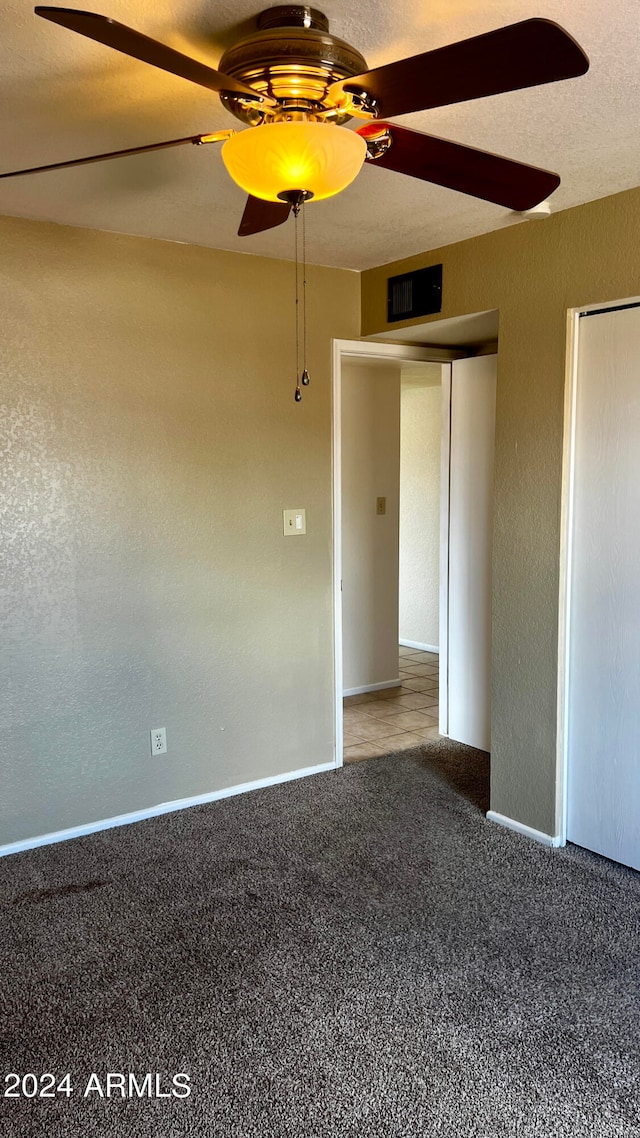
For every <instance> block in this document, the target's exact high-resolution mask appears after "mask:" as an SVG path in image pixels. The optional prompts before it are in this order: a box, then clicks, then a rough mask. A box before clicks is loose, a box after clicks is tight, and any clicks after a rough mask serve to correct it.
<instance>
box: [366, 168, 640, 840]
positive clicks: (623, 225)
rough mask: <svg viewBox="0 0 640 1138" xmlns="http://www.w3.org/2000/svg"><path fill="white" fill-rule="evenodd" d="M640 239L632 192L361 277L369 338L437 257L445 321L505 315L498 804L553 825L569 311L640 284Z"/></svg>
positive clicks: (499, 447) (498, 480) (499, 436)
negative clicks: (401, 283) (402, 275)
mask: <svg viewBox="0 0 640 1138" xmlns="http://www.w3.org/2000/svg"><path fill="white" fill-rule="evenodd" d="M639 248H640V189H636V190H630V191H627V192H625V193H623V194H616V195H615V196H613V197H609V198H603V199H601V200H599V201H595V202H591V203H589V204H588V205H585V206H580V207H578V208H576V209H572V210H566V211H564V212H562V213H559V214H557V215H556V216H554V217H551V218H550V219H549V220H548V221H544V222H526V223H520V224H517V225H514V226H510V227H509V228H506V229H503V230H499V231H497V232H495V233H490V234H487V235H485V236H483V237H479V238H475V239H474V240H470V241H464V242H461V243H459V244H457V245H451V246H449V247H447V248H444V249H437V250H433V251H431V252H429V253H422V254H419V255H417V256H416V257H413V258H411V259H410V260H408V261H402V262H397V263H395V264H392V265H386V266H383V267H381V268H378V269H374V270H370V271H368V272H365V273H364V274H363V276H362V302H363V327H362V331H363V334H364V335H369V334H373V333H376V332H380V331H383V330H386V328H387V327H388V325H387V324H386V320H385V300H386V278H387V277H388V276H392V275H393V274H395V273H398V272H403V271H405V270H408V269H412V268H419V267H420V266H422V265H428V264H434V263H437V262H440V261H442V262H443V265H444V283H443V310H442V313H441V314H440V318H445V317H450V316H456V315H461V314H463V313H469V312H478V311H482V310H485V309H493V308H497V309H499V311H500V339H499V351H498V396H497V411H496V416H497V418H496V469H495V520H494V555H493V682H492V689H493V690H492V701H493V714H492V741H493V742H492V745H493V753H492V787H491V806H492V809H493V810H496V811H498V812H499V813H502V814H506V815H507V816H509V817H511V818H515V819H518V820H519V821H521V822H524V823H525V824H527V825H530V826H533V827H535V828H536V829H539V830H542V831H544V832H546V833H555V832H556V824H557V813H556V812H557V807H558V803H557V801H556V683H557V654H558V586H559V555H560V503H561V469H562V440H563V400H564V382H565V371H566V340H567V309H568V308H570V307H574V306H579V305H582V304H588V303H599V302H601V301H609V300H616V299H623V298H625V297H629V296H637V295H638V294H640V267H639V262H638V249H639ZM431 319H434V318H429V319H428V320H427V321H425V324H427V325H428V323H429V322H430V320H431ZM394 330H395V335H396V336H397V338H398V339H401V338H402V325H401V324H396V325H394ZM427 332H428V329H427ZM425 338H428V335H427V336H426V337H425Z"/></svg>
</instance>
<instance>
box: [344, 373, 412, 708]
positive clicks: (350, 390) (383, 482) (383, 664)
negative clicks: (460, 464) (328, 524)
mask: <svg viewBox="0 0 640 1138" xmlns="http://www.w3.org/2000/svg"><path fill="white" fill-rule="evenodd" d="M379 497H384V498H386V499H387V502H386V513H385V514H384V515H379V514H376V499H377V498H379ZM399 498H400V366H399V364H394V363H387V362H384V363H383V362H381V361H379V360H376V361H373V360H363V361H357V362H356V361H355V360H352V359H345V360H343V363H342V644H343V686H344V690H345V692H350V691H353V690H354V689H358V688H366V687H374V686H375V685H376V684H384V683H391V682H393V681H394V680H396V681H397V679H398V510H399Z"/></svg>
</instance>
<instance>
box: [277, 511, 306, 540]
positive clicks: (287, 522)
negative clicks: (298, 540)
mask: <svg viewBox="0 0 640 1138" xmlns="http://www.w3.org/2000/svg"><path fill="white" fill-rule="evenodd" d="M282 519H283V529H284V536H285V537H301V536H302V534H303V533H306V532H307V512H306V510H303V509H301V508H300V507H298V508H297V509H295V510H283V511H282Z"/></svg>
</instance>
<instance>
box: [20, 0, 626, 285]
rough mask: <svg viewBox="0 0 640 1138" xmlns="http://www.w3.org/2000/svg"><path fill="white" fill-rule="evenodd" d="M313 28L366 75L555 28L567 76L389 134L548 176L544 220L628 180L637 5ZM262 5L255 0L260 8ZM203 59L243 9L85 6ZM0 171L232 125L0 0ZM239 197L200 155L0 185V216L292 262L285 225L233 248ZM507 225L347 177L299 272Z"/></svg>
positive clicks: (443, 193) (478, 208) (215, 50)
mask: <svg viewBox="0 0 640 1138" xmlns="http://www.w3.org/2000/svg"><path fill="white" fill-rule="evenodd" d="M316 2H317V3H318V4H319V6H320V7H321V8H322V10H323V11H324V12H325V13H326V15H327V16H328V17H329V19H330V22H331V31H332V32H333V33H334V34H335V35H338V36H341V37H342V38H343V39H346V40H347V41H348V42H349V43H351V44H353V45H354V46H355V47H357V48H358V49H359V50H360V51H361V52H362V53H363V55H364V56H365V58H366V60H367V62H368V64H369V66H370V67H373V66H376V65H379V64H382V63H386V62H390V61H392V60H395V59H400V58H403V57H405V56H409V55H415V54H417V53H418V52H423V51H428V50H430V49H431V48H435V47H440V46H442V45H444V44H448V43H453V42H455V41H457V40H460V39H465V38H466V37H468V36H474V35H479V34H480V33H482V32H486V31H490V30H492V29H493V28H498V27H502V26H504V25H506V24H510V23H515V22H517V21H518V20H523V19H526V18H528V17H531V16H545V17H548V18H550V19H553V20H556V21H557V22H558V23H560V24H561V25H562V26H563V27H565V28H566V29H567V31H569V32H570V33H571V34H572V35H573V36H574V38H575V39H577V40H578V42H579V43H580V45H581V46H582V47H583V49H584V50H585V51H586V53H587V55H588V56H589V57H590V60H591V68H590V71H589V72H588V73H587V74H586V75H585V76H583V77H581V78H578V79H571V80H567V81H566V82H563V83H556V84H552V85H550V86H546V87H541V88H537V89H536V88H532V89H529V90H526V91H519V92H515V93H513V94H509V95H497V96H494V97H492V98H487V99H479V100H476V101H473V102H470V103H464V104H459V105H457V106H453V107H443V108H441V109H436V110H431V111H424V112H422V113H420V114H416V115H407V116H404V117H403V118H402V119H401V120H398V121H400V122H402V123H403V125H406V126H411V127H415V128H417V129H420V130H424V131H428V132H429V133H432V134H436V135H439V136H441V137H445V138H451V139H454V140H455V141H457V142H461V143H466V144H468V145H471V146H476V147H480V148H482V149H485V150H490V151H493V152H494V153H498V154H504V155H507V156H508V157H511V158H515V159H519V160H520V161H523V162H527V163H530V164H532V165H535V166H543V167H546V168H548V169H550V170H557V171H558V173H559V174H560V175H561V177H562V184H561V186H560V188H559V189H558V190H557V191H556V193H555V194H554V195H553V198H552V208H553V210H554V211H557V210H560V209H566V208H568V207H569V206H574V205H578V204H580V203H582V202H585V201H590V200H592V199H594V198H599V197H604V196H605V195H607V194H612V193H616V192H617V191H620V190H624V189H628V188H630V187H632V186H636V185H638V183H640V148H639V147H638V141H637V140H638V122H639V121H640V68H639V66H638V44H639V43H640V36H639V32H640V5H639V4H638V0H610V2H609V3H607V4H603V3H602V0H572V3H571V4H569V3H567V0H430V2H429V3H420V2H419V0H394V3H393V4H390V3H389V0H347V2H346V3H345V2H344V0H342V2H338V0H324V2H323V3H322V4H320V2H319V0H316ZM265 6H268V5H265ZM93 10H97V11H98V12H101V13H102V14H103V15H108V16H111V17H113V18H114V19H116V20H119V21H121V22H122V23H125V24H128V25H129V26H131V27H134V28H136V29H137V30H138V31H141V32H144V33H146V34H147V35H150V36H152V37H154V38H156V39H159V40H163V41H164V42H166V43H168V44H170V45H171V46H173V47H176V48H178V49H179V50H181V51H183V52H186V53H188V54H192V55H194V56H195V57H197V58H199V59H201V60H203V61H204V62H208V63H210V64H212V65H213V66H216V64H217V62H218V59H219V58H220V55H221V54H222V51H223V50H224V48H225V47H227V46H228V45H229V44H230V43H232V42H233V40H234V39H235V38H238V36H239V35H242V34H246V32H248V31H250V30H252V17H254V16H255V15H256V13H257V12H258V11H259V10H260V4H259V2H258V3H257V4H256V3H255V2H252V0H235V2H231V0H211V2H210V3H209V4H206V3H202V4H201V3H198V2H197V0H153V2H151V0H134V2H127V3H126V2H125V0H104V7H103V0H100V3H99V6H98V7H97V8H96V9H93ZM0 12H1V21H2V22H1V25H0V32H1V34H0V107H1V113H0V168H1V169H3V170H11V169H18V168H20V167H23V166H33V165H39V164H44V163H47V162H56V161H62V160H64V159H68V158H76V157H81V156H84V155H87V154H92V153H99V152H101V151H109V150H116V149H123V148H125V147H128V146H142V145H144V144H146V143H151V142H158V141H162V140H164V139H170V138H176V137H182V136H184V135H189V134H198V133H202V132H206V131H214V130H220V129H223V128H225V127H233V126H238V125H240V124H238V123H237V121H236V120H235V119H233V118H232V116H231V115H229V114H228V113H227V112H226V111H224V109H223V108H222V106H221V104H220V102H219V100H218V98H217V96H216V95H215V94H213V93H210V92H208V91H206V90H204V89H203V88H201V87H196V86H194V85H192V84H190V83H187V82H186V81H184V80H182V79H178V78H176V77H173V76H171V75H168V74H166V73H165V72H162V71H158V70H156V69H155V68H152V67H149V66H148V65H145V64H143V63H138V62H136V61H135V60H130V59H128V58H126V57H125V56H123V55H120V54H119V53H118V52H115V51H113V50H110V49H108V48H106V47H103V46H102V45H100V44H96V43H93V42H92V41H90V40H88V39H86V38H84V37H83V36H79V35H77V34H74V33H73V32H70V31H68V30H66V29H64V28H60V27H57V26H55V25H53V24H51V23H49V22H47V21H45V20H42V19H39V18H37V17H36V16H34V14H33V7H32V5H31V4H30V3H28V2H27V0H11V2H7V0H1V2H0ZM244 200H245V197H244V194H243V193H242V191H241V190H240V189H238V188H237V187H236V186H235V185H233V183H232V182H231V181H230V179H229V177H228V175H227V174H226V171H225V169H224V167H223V165H222V160H221V158H220V150H219V147H218V146H207V147H202V148H196V147H189V146H187V147H181V148H178V149H176V150H168V151H164V152H162V153H156V154H151V155H144V156H137V157H134V158H123V159H118V160H117V161H112V162H106V163H100V164H97V165H92V166H88V167H81V168H76V169H71V170H66V171H61V172H57V173H47V174H39V175H34V176H31V177H25V178H20V179H16V180H15V181H13V180H12V181H8V182H0V213H4V214H11V215H16V216H21V217H29V218H36V219H42V220H49V221H57V222H61V223H64V224H71V225H81V226H87V227H90V228H96V229H106V230H117V231H119V232H122V233H132V234H139V235H145V236H149V237H160V238H166V239H168V240H174V241H185V242H190V243H193V244H200V245H210V246H214V247H216V248H219V249H232V250H237V251H242V252H245V253H255V254H263V255H266V256H271V257H285V258H288V257H290V256H292V252H293V225H292V224H291V223H289V224H287V225H285V226H282V227H280V228H278V229H274V230H271V231H270V232H268V233H264V234H260V235H258V236H255V237H249V238H242V239H241V238H238V237H237V236H236V231H237V228H238V223H239V219H240V217H241V215H242V210H243V208H244ZM511 224H544V222H526V223H523V222H521V221H519V220H518V221H516V220H514V218H513V217H512V216H511V215H510V214H509V213H508V211H506V210H504V209H502V208H501V207H499V206H494V205H490V204H488V203H485V202H480V201H476V200H475V199H473V198H470V197H466V196H464V195H462V194H458V193H455V192H453V191H451V190H443V189H440V188H439V187H437V186H432V185H430V184H427V183H423V182H419V181H416V180H415V179H411V178H408V177H404V176H402V175H400V174H395V173H393V172H391V171H388V170H382V169H376V168H374V167H365V168H364V169H363V171H362V173H361V174H360V175H359V176H358V178H357V180H356V182H355V183H354V184H353V185H352V186H350V187H349V188H348V189H347V190H346V191H345V192H344V193H343V194H341V195H340V196H339V197H337V198H333V199H331V200H330V201H324V202H317V203H311V205H310V206H309V207H308V209H307V248H308V257H309V260H310V261H312V262H314V263H316V264H324V265H338V266H342V267H344V268H352V269H364V268H368V267H370V266H372V265H379V264H383V263H385V262H388V261H391V260H394V259H396V258H399V257H404V256H408V255H411V254H412V253H416V252H418V251H420V250H423V249H429V248H434V247H436V246H438V245H442V244H447V243H449V242H452V241H458V240H461V239H463V238H466V237H471V236H475V235H477V234H480V233H485V232H488V231H490V230H493V229H497V228H500V227H502V226H504V225H511Z"/></svg>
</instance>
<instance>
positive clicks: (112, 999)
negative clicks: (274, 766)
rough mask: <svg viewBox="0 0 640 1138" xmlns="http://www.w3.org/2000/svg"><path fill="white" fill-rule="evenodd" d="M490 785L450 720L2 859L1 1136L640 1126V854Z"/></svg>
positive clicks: (584, 1131)
mask: <svg viewBox="0 0 640 1138" xmlns="http://www.w3.org/2000/svg"><path fill="white" fill-rule="evenodd" d="M487 784H488V775H487V756H486V755H483V754H482V753H481V752H478V751H473V750H471V749H470V748H465V747H462V746H460V745H457V744H452V743H449V742H447V741H445V740H441V741H438V742H435V743H433V744H429V745H426V746H424V747H420V748H417V749H416V750H415V751H410V752H405V753H403V754H402V755H398V756H392V757H385V758H379V759H373V760H370V761H368V762H365V763H360V764H358V765H353V766H350V767H347V768H344V769H343V770H341V771H335V772H333V771H332V772H329V773H326V774H321V775H317V776H316V777H314V778H308V779H302V780H300V781H297V782H291V783H285V784H282V785H279V786H274V787H270V788H268V789H265V790H261V791H255V792H253V793H251V794H248V795H245V796H242V797H236V798H229V799H225V800H223V801H220V802H217V803H212V804H211V805H208V806H202V807H197V808H194V809H191V810H185V811H182V812H179V813H176V814H172V815H166V816H164V817H162V818H157V819H152V820H149V821H147V822H141V823H138V824H135V825H131V826H125V827H122V828H120V829H114V830H109V831H106V832H104V833H101V834H95V835H92V836H90V837H86V838H81V839H77V840H75V841H72V842H67V843H64V844H61V845H57V846H50V847H46V848H41V849H39V850H34V851H30V852H28V853H24V854H20V855H17V856H14V857H11V858H6V859H4V861H1V862H0V905H1V913H2V934H1V943H0V978H1V979H0V984H1V988H0V1013H1V1017H0V1048H1V1055H2V1071H1V1072H0V1076H1V1077H2V1079H4V1082H3V1084H2V1087H3V1090H2V1094H3V1095H6V1091H7V1089H9V1090H13V1092H14V1094H17V1095H18V1097H13V1095H11V1096H9V1097H2V1098H1V1099H0V1133H1V1134H2V1136H3V1138H18V1136H19V1138H23V1136H29V1138H31V1136H32V1135H33V1136H34V1138H36V1136H37V1138H39V1136H40V1135H42V1136H43V1138H44V1135H47V1138H76V1136H77V1138H81V1136H82V1138H84V1136H86V1135H91V1136H93V1135H96V1136H99V1138H116V1136H117V1138H192V1136H193V1138H195V1136H197V1138H284V1136H289V1135H291V1136H295V1138H333V1136H334V1135H335V1136H343V1135H345V1136H352V1135H353V1136H358V1138H409V1136H411V1138H412V1136H416V1138H418V1136H419V1138H430V1136H431V1135H438V1136H439V1135H443V1136H446V1138H471V1136H473V1138H476V1136H477V1138H485V1136H486V1138H502V1136H505V1138H506V1136H509V1138H511V1136H516V1138H534V1136H535V1138H543V1136H544V1138H548V1136H552V1138H587V1136H588V1138H591V1136H596V1135H597V1136H598V1138H618V1136H620V1138H635V1136H640V1075H639V1066H640V1065H639V1062H638V1060H639V1048H640V1024H639V1014H638V1013H639V1007H640V998H639V997H640V969H639V913H640V875H638V874H637V873H634V871H633V870H629V869H625V868H624V867H622V866H619V865H616V864H614V863H612V862H609V861H607V860H606V859H604V858H599V857H597V856H595V855H591V854H589V853H587V852H585V851H583V850H579V849H577V848H575V847H567V849H565V850H550V849H546V848H544V847H542V846H538V845H536V844H534V843H532V842H530V841H529V840H527V839H526V838H523V837H520V836H519V835H517V834H515V833H512V832H510V831H507V830H504V829H501V828H500V827H499V826H496V825H494V824H492V823H490V822H487V821H486V819H485V818H484V815H483V811H484V809H486V806H487V802H486V794H487ZM109 1072H110V1073H111V1074H112V1076H114V1078H112V1079H111V1081H110V1082H109V1083H108V1082H107V1073H109ZM45 1073H48V1074H50V1075H51V1076H52V1080H55V1082H52V1081H50V1080H49V1079H46V1080H43V1079H42V1078H40V1076H42V1075H44V1074H45ZM67 1073H68V1074H69V1076H70V1078H69V1080H68V1081H67V1082H65V1081H64V1076H65V1075H66V1074H67ZM147 1073H149V1074H150V1075H151V1076H152V1079H151V1080H148V1081H147V1082H145V1075H146V1074H147ZM12 1074H14V1075H15V1076H16V1079H17V1077H18V1076H19V1081H18V1082H16V1079H14V1078H9V1080H7V1079H5V1075H10V1076H11V1075H12ZM29 1074H31V1075H35V1076H36V1079H31V1078H29V1077H28V1076H29ZM156 1074H157V1075H158V1081H157V1083H156ZM25 1075H26V1076H27V1078H23V1076H25ZM129 1075H133V1077H134V1080H135V1082H134V1083H133V1084H131V1081H130V1079H129ZM176 1075H188V1076H189V1080H190V1081H189V1084H188V1085H189V1088H190V1091H191V1093H190V1094H189V1095H188V1097H186V1096H185V1097H183V1096H184V1092H185V1089H186V1085H187V1084H186V1080H184V1079H183V1080H179V1079H178V1081H177V1082H176V1083H173V1082H172V1079H173V1076H176ZM57 1086H60V1087H61V1089H60V1090H56V1087H57ZM107 1087H108V1088H109V1089H110V1094H109V1095H107ZM43 1088H44V1090H46V1091H48V1094H47V1095H46V1096H45V1097H29V1096H31V1095H32V1093H33V1092H34V1091H35V1092H37V1096H39V1095H40V1093H41V1092H42V1090H43ZM98 1088H99V1089H98ZM158 1091H159V1092H160V1097H158ZM172 1091H175V1092H176V1093H175V1094H173V1093H172ZM140 1093H142V1096H143V1097H139V1094H140ZM49 1096H52V1097H49ZM123 1096H124V1097H123Z"/></svg>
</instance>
